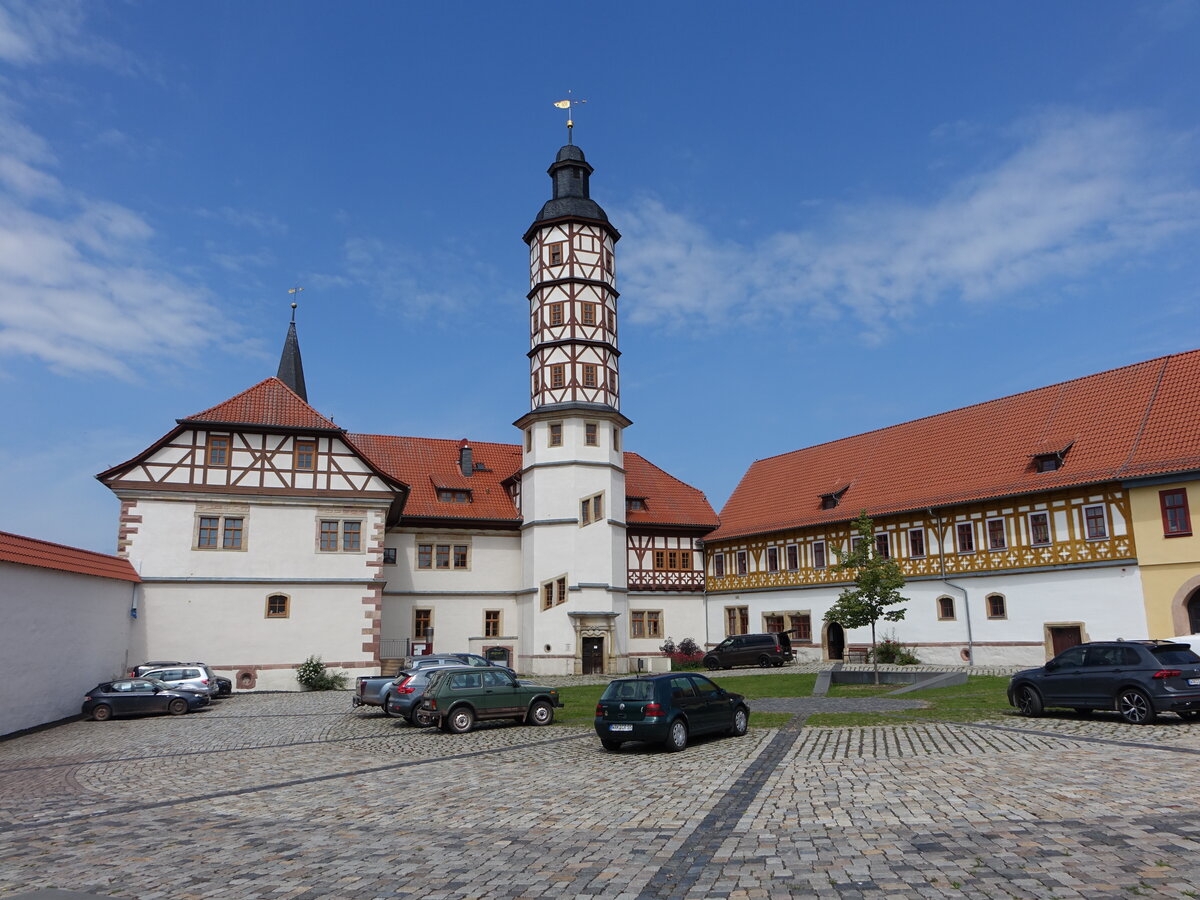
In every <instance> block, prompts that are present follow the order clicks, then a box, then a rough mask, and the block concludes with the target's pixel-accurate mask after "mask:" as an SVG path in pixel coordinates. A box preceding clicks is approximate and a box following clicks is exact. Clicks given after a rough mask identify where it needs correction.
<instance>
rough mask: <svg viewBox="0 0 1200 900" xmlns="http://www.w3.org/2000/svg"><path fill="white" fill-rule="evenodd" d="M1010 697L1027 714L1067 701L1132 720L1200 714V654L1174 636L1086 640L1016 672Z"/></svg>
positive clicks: (1144, 721) (1076, 707)
mask: <svg viewBox="0 0 1200 900" xmlns="http://www.w3.org/2000/svg"><path fill="white" fill-rule="evenodd" d="M1008 702H1009V704H1010V705H1012V706H1015V707H1016V708H1017V709H1018V710H1020V712H1021V715H1023V716H1039V715H1041V714H1042V710H1043V709H1045V708H1046V707H1048V706H1065V707H1068V708H1070V709H1074V710H1075V711H1076V712H1079V713H1082V714H1085V715H1086V714H1088V713H1091V711H1092V710H1094V709H1113V710H1116V711H1117V712H1118V713H1120V714H1121V718H1123V719H1124V720H1125V721H1126V722H1129V723H1130V724H1132V725H1149V724H1150V723H1151V722H1153V721H1154V719H1155V718H1156V717H1157V715H1158V714H1159V713H1160V712H1174V713H1177V714H1178V715H1179V716H1180V717H1181V718H1184V719H1200V656H1197V655H1196V654H1195V653H1193V652H1192V649H1191V647H1190V646H1189V645H1188V644H1178V643H1175V642H1173V641H1095V642H1093V643H1090V644H1080V645H1078V646H1076V647H1071V648H1070V649H1069V650H1064V651H1063V652H1062V653H1060V654H1058V656H1056V657H1054V659H1052V660H1050V662H1048V663H1046V664H1045V665H1044V666H1041V667H1040V668H1037V669H1026V670H1025V671H1024V672H1018V673H1017V674H1016V675H1014V676H1013V677H1012V679H1011V680H1010V681H1009V683H1008Z"/></svg>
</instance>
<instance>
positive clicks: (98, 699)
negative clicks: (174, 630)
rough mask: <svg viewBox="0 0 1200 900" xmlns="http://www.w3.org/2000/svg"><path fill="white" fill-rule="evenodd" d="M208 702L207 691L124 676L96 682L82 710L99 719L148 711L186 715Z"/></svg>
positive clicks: (87, 714) (100, 720) (84, 700)
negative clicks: (173, 686)
mask: <svg viewBox="0 0 1200 900" xmlns="http://www.w3.org/2000/svg"><path fill="white" fill-rule="evenodd" d="M208 703H209V695H208V693H207V691H205V692H201V691H191V690H187V689H178V690H177V689H175V688H172V687H171V686H170V685H168V684H165V683H164V682H161V681H156V680H154V679H152V678H122V679H119V680H117V681H105V682H101V683H100V684H98V685H96V686H95V687H94V688H92V689H91V690H90V691H88V692H87V695H86V696H85V697H84V698H83V707H82V710H81V711H82V713H83V714H84V715H85V716H91V717H92V718H93V719H95V720H96V721H97V722H103V721H104V720H105V719H108V718H110V717H112V716H134V715H145V714H148V713H163V712H165V713H170V714H171V715H173V716H179V715H183V714H184V713H186V712H191V711H192V710H195V709H200V708H201V707H202V706H207V705H208Z"/></svg>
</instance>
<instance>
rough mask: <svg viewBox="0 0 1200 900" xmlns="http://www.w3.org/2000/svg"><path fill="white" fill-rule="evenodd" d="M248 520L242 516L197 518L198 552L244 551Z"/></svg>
mask: <svg viewBox="0 0 1200 900" xmlns="http://www.w3.org/2000/svg"><path fill="white" fill-rule="evenodd" d="M245 525H246V520H245V518H243V517H242V516H216V515H208V516H205V515H201V516H197V517H196V543H195V548H196V549H197V550H244V549H245V548H246V540H245V537H246V536H245Z"/></svg>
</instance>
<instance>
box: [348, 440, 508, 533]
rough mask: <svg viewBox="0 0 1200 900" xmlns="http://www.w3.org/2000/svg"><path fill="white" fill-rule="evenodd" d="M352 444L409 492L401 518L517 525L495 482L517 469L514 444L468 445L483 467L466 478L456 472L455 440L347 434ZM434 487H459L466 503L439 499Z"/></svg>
mask: <svg viewBox="0 0 1200 900" xmlns="http://www.w3.org/2000/svg"><path fill="white" fill-rule="evenodd" d="M347 438H348V439H349V440H350V441H351V442H352V443H353V445H354V446H355V447H356V448H357V449H358V450H359V451H360V452H362V453H364V454H365V455H366V456H367V457H368V459H369V460H370V461H371V462H372V463H373V464H374V465H375V466H376V467H377V468H379V469H380V470H381V471H382V472H383V473H384V474H386V475H388V476H389V477H391V478H394V479H396V480H398V481H402V482H404V483H406V484H408V485H410V486H411V488H412V493H411V494H409V497H408V502H407V503H406V504H405V505H404V516H405V517H436V518H453V519H485V520H488V521H508V522H514V523H516V522H519V521H521V516H520V513H519V512H518V511H517V508H516V507H515V506H514V505H513V501H512V498H511V497H509V495H508V491H506V490H505V489H504V486H503V485H502V484H501V482H502V481H504V479H506V478H508V477H509V476H510V475H512V474H513V473H514V472H516V471H518V470H519V469H520V468H521V448H520V446H518V445H517V444H488V443H476V442H474V441H473V442H472V443H471V453H472V458H473V460H474V462H475V463H476V464H477V465H478V464H480V463H482V464H483V469H480V470H476V471H475V472H474V473H473V474H472V475H471V477H470V478H467V477H465V476H463V474H462V472H461V471H460V470H459V468H458V458H459V457H458V449H459V446H460V445H461V443H462V442H461V441H457V440H444V439H441V438H419V437H395V436H392V435H386V434H349V435H347ZM435 484H440V485H442V486H443V487H455V488H458V487H459V486H460V485H462V486H464V487H466V488H469V489H470V491H471V502H470V503H451V502H446V501H439V500H438V499H437V490H436V488H435Z"/></svg>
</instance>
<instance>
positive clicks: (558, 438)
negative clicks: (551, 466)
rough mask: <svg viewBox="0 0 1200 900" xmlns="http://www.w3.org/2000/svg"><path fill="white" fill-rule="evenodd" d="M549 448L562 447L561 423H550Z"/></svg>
mask: <svg viewBox="0 0 1200 900" xmlns="http://www.w3.org/2000/svg"><path fill="white" fill-rule="evenodd" d="M550 446H551V447H561V446H562V422H551V423H550Z"/></svg>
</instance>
